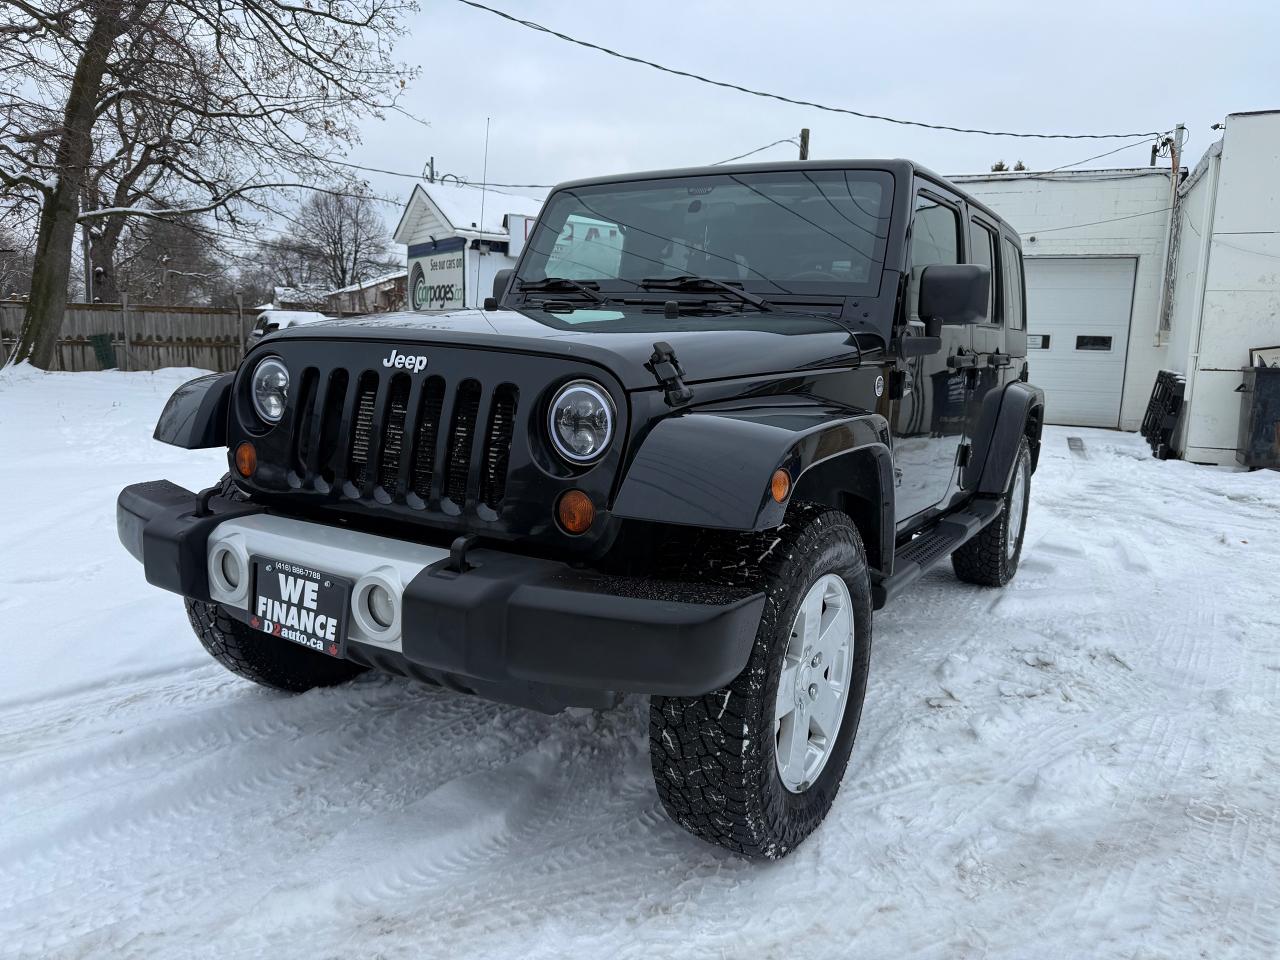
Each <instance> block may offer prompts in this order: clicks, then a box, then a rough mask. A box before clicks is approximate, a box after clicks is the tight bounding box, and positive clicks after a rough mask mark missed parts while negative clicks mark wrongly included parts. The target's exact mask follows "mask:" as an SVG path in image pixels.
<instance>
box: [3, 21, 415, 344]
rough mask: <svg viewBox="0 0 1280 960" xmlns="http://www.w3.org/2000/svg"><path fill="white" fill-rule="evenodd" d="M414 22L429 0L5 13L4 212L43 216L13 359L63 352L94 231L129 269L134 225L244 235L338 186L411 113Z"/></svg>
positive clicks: (109, 253)
mask: <svg viewBox="0 0 1280 960" xmlns="http://www.w3.org/2000/svg"><path fill="white" fill-rule="evenodd" d="M413 10H416V4H415V2H414V0H0V11H2V12H3V14H4V19H0V200H3V201H5V202H7V203H8V204H9V205H10V206H11V207H12V208H13V209H15V210H21V211H24V212H26V213H31V212H34V211H35V210H38V212H39V220H38V228H37V230H36V243H35V263H34V269H33V272H32V278H31V297H30V300H29V302H28V306H27V311H26V316H25V318H24V322H23V326H22V331H21V334H20V337H19V341H18V345H17V348H16V349H15V351H14V358H15V359H17V360H24V359H29V360H31V361H32V362H33V363H35V364H37V365H39V366H47V364H48V362H49V360H50V358H51V356H52V352H53V345H54V342H55V340H56V338H57V335H58V330H59V328H60V326H61V321H62V314H63V311H64V308H65V305H66V299H67V286H68V277H69V273H70V267H71V252H72V245H73V238H74V235H75V232H76V230H77V226H78V225H79V224H88V225H90V227H91V228H92V232H93V234H94V239H96V240H97V242H98V244H99V245H100V251H101V254H100V255H101V256H105V257H107V258H110V259H111V260H112V263H113V264H114V252H115V251H114V247H115V245H118V243H119V240H120V238H121V236H123V232H124V225H125V223H126V222H127V221H129V220H131V219H134V218H138V217H146V218H151V219H162V220H163V219H174V218H176V217H181V216H184V215H192V214H201V213H210V214H212V215H213V216H214V217H215V218H216V220H217V221H218V222H221V223H231V224H235V223H237V222H238V218H240V217H243V216H244V214H245V213H246V212H253V211H254V209H255V208H256V209H257V210H259V211H260V210H264V209H266V205H267V203H268V202H269V200H270V197H271V195H272V192H273V191H280V190H284V189H288V188H291V187H301V186H306V185H309V184H313V183H317V182H323V181H324V180H326V179H329V178H330V177H332V174H333V165H332V164H330V163H329V162H328V161H330V160H331V159H333V158H334V155H335V152H336V151H338V150H340V149H342V148H343V147H344V146H345V145H346V144H349V143H351V142H353V141H354V139H355V137H356V133H355V126H354V125H355V123H356V122H357V121H358V120H359V119H360V118H361V117H363V116H367V115H370V114H372V115H379V116H381V115H383V114H384V113H385V111H388V110H394V111H399V109H400V108H399V107H398V106H397V98H398V97H399V96H400V94H401V93H402V91H403V89H404V87H405V84H406V83H407V81H408V79H409V77H410V74H411V71H409V70H408V69H406V68H405V67H403V66H402V65H400V64H398V63H396V62H395V61H394V60H393V59H392V57H391V55H390V48H391V46H392V43H393V41H394V39H395V37H396V35H397V34H398V33H399V32H400V24H401V21H402V19H403V17H404V16H405V15H406V14H408V13H410V12H412V11H413ZM282 171H283V172H284V175H283V176H282V175H281V172H282ZM97 265H98V266H99V267H102V268H103V276H104V278H105V277H113V276H114V273H113V272H110V273H109V272H108V270H107V269H106V264H105V262H103V261H102V260H99V262H98V263H97ZM108 282H110V281H108Z"/></svg>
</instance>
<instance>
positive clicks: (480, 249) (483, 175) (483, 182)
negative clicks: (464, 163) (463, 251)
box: [463, 117, 489, 307]
mask: <svg viewBox="0 0 1280 960" xmlns="http://www.w3.org/2000/svg"><path fill="white" fill-rule="evenodd" d="M488 189H489V118H488V117H485V118H484V165H483V166H482V167H481V172H480V233H481V235H482V236H481V239H480V240H479V242H477V243H476V306H479V305H480V303H481V298H480V258H481V257H482V256H483V255H484V245H485V242H486V241H485V240H484V239H483V234H484V194H485V191H486V190H488ZM463 306H464V307H465V306H466V304H465V303H464V304H463Z"/></svg>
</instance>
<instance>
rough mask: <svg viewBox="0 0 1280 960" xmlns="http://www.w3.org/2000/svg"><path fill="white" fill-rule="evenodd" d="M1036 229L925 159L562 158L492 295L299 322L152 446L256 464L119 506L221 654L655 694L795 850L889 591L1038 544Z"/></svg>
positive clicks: (772, 836) (741, 843) (654, 709)
mask: <svg viewBox="0 0 1280 960" xmlns="http://www.w3.org/2000/svg"><path fill="white" fill-rule="evenodd" d="M1025 299H1026V298H1025V294H1024V287H1023V280H1022V263H1021V254H1020V251H1019V244H1018V235H1017V234H1016V233H1014V232H1013V230H1012V229H1011V228H1010V227H1009V226H1008V225H1006V224H1005V223H1004V222H1002V221H1001V219H1000V218H999V217H998V216H997V215H996V214H994V213H993V212H992V211H991V210H989V209H987V208H986V207H984V206H982V205H981V204H980V203H978V202H976V201H975V200H973V199H972V198H969V197H966V196H965V195H964V194H963V193H962V192H961V191H959V190H957V189H956V188H955V187H954V186H952V185H951V184H949V183H948V182H947V181H946V180H944V179H942V178H940V177H938V176H936V175H934V174H932V173H930V172H928V171H927V170H924V169H922V168H920V167H918V166H916V165H915V164H913V163H910V162H907V161H903V160H867V161H823V162H808V163H785V164H752V165H743V166H737V167H706V168H698V169H689V170H671V171H661V172H656V173H645V174H635V175H631V176H623V177H610V178H604V179H597V180H584V181H579V182H575V183H569V184H565V185H564V186H561V187H559V188H557V189H556V190H555V191H553V192H552V194H551V195H550V197H549V198H548V200H547V202H546V205H545V206H544V208H543V210H542V213H541V216H540V217H539V220H538V223H537V228H536V230H535V231H534V233H533V235H532V237H531V238H530V241H529V243H528V244H527V246H526V247H525V249H524V251H523V253H522V254H521V256H520V259H519V261H518V264H517V266H516V267H515V269H514V271H502V272H500V273H498V275H497V276H496V277H495V279H494V290H493V297H492V298H491V299H489V300H487V301H486V303H485V307H484V309H483V310H463V311H457V312H454V313H449V314H443V315H431V314H423V313H396V314H382V315H376V316H368V317H360V318H355V319H349V320H339V321H332V322H327V323H320V324H313V325H308V326H302V327H295V328H292V329H289V330H285V331H281V332H280V333H278V334H275V335H271V336H268V337H265V338H263V339H262V340H261V341H260V342H258V343H256V344H254V345H253V346H252V347H251V349H250V350H249V353H248V355H247V356H246V357H245V359H244V362H243V363H242V364H241V365H240V369H239V370H238V371H237V372H235V373H233V374H232V373H228V374H220V375H213V376H208V377H202V378H200V379H198V380H195V381H192V382H191V383H189V384H186V385H185V386H183V387H182V388H180V389H179V390H178V391H177V392H176V393H175V394H174V396H173V398H172V399H171V400H170V401H169V404H168V406H167V407H166V409H165V411H164V413H163V415H162V416H161V418H160V422H159V424H158V425H157V427H156V434H155V435H156V438H157V439H159V440H162V441H165V442H166V443H172V444H176V445H178V446H181V447H187V448H193V449H194V448H203V447H221V446H226V447H227V448H228V457H229V462H230V466H231V472H230V473H229V474H228V476H227V477H225V478H223V480H222V481H221V482H220V483H218V484H216V485H214V486H212V487H210V488H209V489H207V490H204V491H202V492H201V493H199V494H196V493H191V492H190V491H187V490H184V489H182V488H180V487H177V486H175V485H173V484H171V483H168V482H167V481H163V480H162V481H156V482H152V483H143V484H137V485H134V486H131V487H128V488H126V489H125V490H124V491H123V492H122V493H121V494H120V498H119V503H118V508H117V522H118V525H119V533H120V539H121V541H122V542H123V543H124V545H125V546H126V547H127V548H128V549H129V552H130V553H132V554H133V556H134V557H136V558H137V559H139V560H140V561H142V563H143V566H144V569H145V572H146V577H147V580H148V581H150V582H151V583H152V584H154V585H156V586H158V587H162V588H164V589H167V590H171V591H173V592H175V593H178V594H181V595H182V596H183V597H185V598H186V603H187V610H188V612H189V615H190V619H191V624H192V626H193V627H194V628H195V632H196V634H197V636H198V637H199V638H200V641H201V642H202V643H203V644H204V646H205V647H206V649H208V651H209V652H210V653H211V654H212V655H213V656H214V658H215V659H217V660H218V661H219V662H220V663H222V664H223V665H224V666H226V667H227V668H228V669H230V670H232V671H233V672H235V673H237V674H239V675H241V676H243V677H246V678H248V679H250V680H253V681H255V682H257V683H261V684H265V685H267V686H271V687H277V688H280V689H284V690H306V689H308V688H310V687H314V686H318V685H324V684H336V683H341V682H342V681H345V680H347V679H349V678H351V677H353V676H355V675H356V674H357V673H359V672H361V671H362V670H364V669H366V668H370V667H372V668H375V669H379V670H385V671H389V672H392V673H398V674H402V675H404V676H407V677H412V678H414V679H417V680H422V681H426V682H429V683H434V684H438V685H440V686H444V687H448V688H449V689H451V690H456V691H460V692H464V693H471V694H477V695H479V696H482V697H488V698H492V699H494V700H500V701H505V702H508V703H513V704H519V705H522V706H526V707H531V708H533V709H537V710H544V711H557V710H560V709H562V708H563V707H565V706H570V705H577V706H589V707H596V708H604V707H608V706H610V705H612V704H613V703H615V702H616V700H617V698H618V697H619V695H620V694H623V693H639V694H648V695H649V696H650V698H651V700H650V703H651V707H650V718H651V719H650V727H649V736H650V755H651V758H652V765H653V773H654V777H655V780H656V782H657V788H658V793H659V795H660V796H661V798H662V802H663V805H664V806H665V807H666V809H667V810H668V811H669V812H670V814H671V816H672V817H673V818H674V819H675V820H676V821H677V822H678V823H680V824H681V825H683V826H684V827H685V828H687V829H688V830H690V831H692V832H693V833H695V834H697V835H698V836H700V837H702V838H704V839H706V840H709V841H712V842H714V843H718V844H721V845H723V846H725V847H728V848H729V849H731V850H734V851H736V852H738V853H740V854H745V855H748V856H762V857H771V858H776V857H781V856H783V855H784V854H786V853H787V852H788V851H790V850H792V849H794V848H795V846H796V845H797V844H799V843H800V842H801V841H802V840H803V839H804V838H805V837H806V836H807V835H808V834H809V833H810V832H812V831H813V830H814V828H815V827H816V826H817V825H818V823H819V822H820V821H821V820H822V818H823V816H824V815H825V814H826V812H827V810H828V809H829V807H830V806H831V802H832V800H833V798H834V797H835V794H836V791H837V789H838V788H839V785H840V780H841V778H842V776H843V774H844V770H845V766H846V764H847V763H848V759H849V754H850V750H851V748H852V745H853V739H854V735H855V733H856V732H857V728H858V719H859V714H860V712H861V710H862V701H863V695H864V690H865V687H866V682H867V667H868V656H869V652H870V645H871V611H872V609H873V608H878V607H880V606H882V605H883V604H885V603H887V602H888V601H889V600H891V599H892V598H893V597H895V596H896V595H897V594H899V593H901V592H902V591H903V590H904V589H905V588H907V587H908V586H909V585H911V584H912V583H913V582H915V581H916V580H918V579H919V578H920V577H921V576H922V575H923V574H924V573H925V572H926V571H929V570H931V569H933V568H935V567H936V566H938V565H939V564H941V563H942V562H944V561H945V560H946V558H947V557H950V558H951V562H952V566H953V567H954V569H955V572H956V574H957V576H959V577H960V579H962V580H965V581H968V582H970V583H977V584H984V585H987V586H993V587H996V586H1001V585H1003V584H1005V583H1007V582H1008V581H1009V579H1010V578H1011V577H1012V576H1013V575H1014V573H1015V571H1016V570H1017V567H1018V557H1019V553H1020V551H1021V547H1022V538H1023V530H1024V526H1025V522H1026V516H1027V501H1028V493H1029V483H1030V476H1031V474H1032V472H1033V471H1034V470H1035V466H1036V459H1037V454H1038V450H1039V443H1040V428H1041V423H1042V420H1043V415H1044V414H1043V411H1044V397H1043V393H1042V392H1041V391H1040V390H1039V389H1037V388H1036V387H1033V386H1030V385H1029V384H1028V383H1027V362H1026V334H1025V322H1024V304H1025Z"/></svg>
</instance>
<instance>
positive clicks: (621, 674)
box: [116, 481, 764, 710]
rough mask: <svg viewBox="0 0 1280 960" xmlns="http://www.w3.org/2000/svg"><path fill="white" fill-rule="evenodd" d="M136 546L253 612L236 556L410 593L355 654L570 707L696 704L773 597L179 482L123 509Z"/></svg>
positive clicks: (467, 686) (167, 580)
mask: <svg viewBox="0 0 1280 960" xmlns="http://www.w3.org/2000/svg"><path fill="white" fill-rule="evenodd" d="M116 525H117V529H118V532H119V536H120V541H121V543H123V544H124V546H125V547H126V549H128V551H129V552H130V553H131V554H132V555H133V556H134V557H135V558H136V559H138V560H140V561H141V562H142V564H143V569H144V571H145V573H146V577H147V580H148V581H149V582H150V583H152V584H154V585H155V586H158V587H162V588H164V589H166V590H170V591H172V592H174V593H179V594H182V595H183V596H185V597H190V598H192V599H196V600H206V601H212V602H215V603H218V604H220V605H222V606H223V607H224V608H226V609H228V610H229V611H230V612H231V613H233V614H235V615H237V616H242V617H243V618H244V619H247V617H248V613H247V611H248V609H249V605H250V600H249V592H250V591H249V589H248V588H249V584H248V583H247V580H248V577H247V576H246V577H244V578H242V580H241V582H240V584H239V586H238V589H237V588H232V587H229V585H228V581H227V580H226V579H225V577H222V576H220V575H218V574H216V573H214V574H213V575H212V576H211V570H214V569H218V568H215V567H214V562H215V561H216V562H217V563H218V564H221V561H222V555H223V554H226V553H230V554H232V555H233V558H234V559H235V560H239V561H241V562H243V563H244V567H243V569H244V570H246V571H247V570H248V565H247V560H248V557H249V556H251V555H254V554H262V555H268V556H275V557H280V558H281V559H285V560H294V561H297V562H300V563H306V564H308V565H310V566H313V567H315V568H318V569H322V570H325V571H327V572H330V573H334V574H337V575H339V576H342V577H347V578H350V579H351V580H352V581H353V583H354V584H355V586H354V588H353V591H352V593H353V596H358V595H359V594H360V590H361V584H362V583H364V582H377V583H379V584H382V585H383V586H386V587H387V588H388V589H390V590H391V591H392V592H393V594H394V595H395V596H396V600H397V607H396V612H397V616H396V620H395V622H394V623H393V630H391V631H390V632H384V633H383V634H382V635H380V636H375V635H374V634H373V633H372V632H371V631H368V630H365V629H363V628H362V627H361V625H360V623H359V620H358V618H357V617H355V616H353V617H352V618H351V626H350V631H349V638H348V647H347V649H348V656H349V657H350V658H351V659H353V660H356V661H358V662H361V663H364V664H366V665H369V666H374V667H378V668H380V669H383V670H388V671H391V672H394V673H402V674H405V675H409V676H414V677H418V678H420V679H425V680H430V681H434V682H438V683H443V684H445V685H447V686H450V687H454V688H458V689H463V690H466V691H468V692H473V693H477V694H480V695H482V696H488V697H490V698H492V699H497V700H504V701H508V702H513V703H520V704H522V705H526V706H532V707H535V708H538V709H547V710H555V709H559V708H560V707H563V706H569V705H587V706H600V705H604V703H606V702H608V701H609V700H610V699H612V696H613V695H614V694H616V693H620V692H633V693H648V694H662V695H669V696H697V695H700V694H703V693H707V692H709V691H711V690H715V689H716V688H718V687H721V686H723V685H724V684H726V683H728V682H729V681H730V680H731V679H733V677H735V676H736V675H737V674H738V673H739V672H741V670H742V669H743V667H744V666H745V665H746V662H747V658H748V657H749V655H750V652H751V645H752V642H753V639H754V637H755V632H756V627H757V625H758V624H759V620H760V612H761V609H762V608H763V606H764V596H763V595H762V594H759V593H754V594H753V593H750V592H748V591H745V590H726V589H722V588H714V587H703V586H700V585H696V584H684V583H675V582H669V581H661V580H646V579H640V578H629V577H613V576H607V575H603V574H599V573H595V572H592V571H588V570H582V569H579V568H575V567H571V566H569V565H568V564H565V563H560V562H558V561H553V560H543V559H538V558H535V557H526V556H520V555H517V554H511V553H506V552H503V551H499V550H490V549H485V548H478V549H472V550H470V551H468V552H467V554H466V561H467V567H468V569H466V570H465V571H463V572H461V573H460V572H458V571H457V570H455V569H454V567H453V563H452V562H451V560H450V556H449V551H447V550H444V549H441V548H439V547H433V546H428V545H424V544H418V543H412V542H409V541H404V540H395V539H391V538H387V537H380V536H375V535H373V534H369V533H363V532H360V531H355V530H349V529H346V528H345V527H338V526H330V525H327V524H320V523H312V522H308V521H304V520H299V519H296V518H293V517H288V516H283V515H280V514H279V513H277V512H273V511H272V512H269V511H267V510H266V509H264V508H263V507H261V506H258V505H255V504H250V503H244V502H239V501H234V500H230V499H227V498H223V497H218V496H214V497H211V498H209V499H208V502H207V507H202V505H201V503H200V500H199V498H198V497H197V495H196V494H193V493H191V492H190V491H188V490H185V489H183V488H182V487H179V486H176V485H175V484H172V483H169V482H168V481H156V482H152V483H141V484H134V485H133V486H130V487H126V488H125V489H124V490H123V491H121V493H120V496H119V499H118V501H117V505H116Z"/></svg>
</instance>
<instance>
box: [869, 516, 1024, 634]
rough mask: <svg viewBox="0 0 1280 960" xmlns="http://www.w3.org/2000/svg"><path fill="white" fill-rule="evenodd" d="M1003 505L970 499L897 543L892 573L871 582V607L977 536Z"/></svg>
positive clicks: (887, 599) (880, 602)
mask: <svg viewBox="0 0 1280 960" xmlns="http://www.w3.org/2000/svg"><path fill="white" fill-rule="evenodd" d="M1003 508H1004V501H1003V499H991V500H974V501H973V502H972V503H970V504H969V505H968V506H967V507H965V508H964V509H963V510H957V511H956V512H955V513H952V514H950V515H948V516H947V517H945V518H944V519H942V520H940V521H939V522H938V523H937V525H935V526H934V527H932V528H930V529H929V530H926V531H925V532H924V533H922V534H920V535H919V536H917V537H915V538H914V539H912V540H908V541H907V542H906V543H904V544H902V545H901V546H899V547H898V549H897V551H896V552H895V553H894V555H893V575H892V576H889V577H883V578H881V579H879V580H876V581H875V582H874V583H872V585H871V597H872V601H873V602H874V604H875V608H876V609H877V610H879V609H880V608H881V607H883V606H884V605H885V604H886V603H888V602H889V601H890V600H892V599H893V598H894V597H896V596H897V595H898V594H900V593H901V592H902V591H903V590H905V589H906V588H907V587H909V586H911V584H913V583H915V582H916V581H917V580H919V579H920V578H921V577H923V576H924V575H925V574H926V573H928V572H929V571H930V570H932V569H933V568H934V567H937V566H939V565H941V564H942V563H943V561H945V560H946V559H947V558H948V557H950V556H951V554H952V553H953V552H955V550H956V548H957V547H960V546H962V545H963V544H964V543H966V542H967V541H969V540H971V539H972V538H973V537H975V536H977V534H978V533H979V532H980V531H981V530H982V528H983V527H985V526H986V525H987V524H988V523H990V522H991V521H992V520H994V519H995V518H996V517H998V516H1000V511H1001V510H1002V509H1003Z"/></svg>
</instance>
